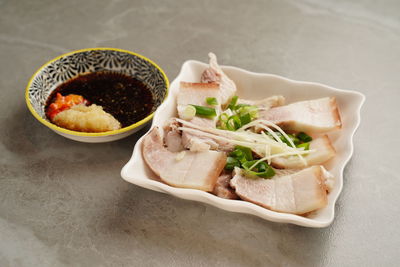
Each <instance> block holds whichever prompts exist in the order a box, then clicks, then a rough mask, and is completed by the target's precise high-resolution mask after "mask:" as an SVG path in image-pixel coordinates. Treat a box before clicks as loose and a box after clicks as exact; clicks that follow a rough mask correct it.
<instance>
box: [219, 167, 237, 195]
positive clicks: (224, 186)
mask: <svg viewBox="0 0 400 267" xmlns="http://www.w3.org/2000/svg"><path fill="white" fill-rule="evenodd" d="M231 179H232V174H231V173H222V174H221V175H220V176H219V177H218V179H217V183H216V184H215V187H214V191H213V194H214V195H216V196H218V197H222V198H226V199H238V198H239V197H238V196H237V195H236V193H235V190H233V188H232V187H231V186H230V184H229V183H230V181H231Z"/></svg>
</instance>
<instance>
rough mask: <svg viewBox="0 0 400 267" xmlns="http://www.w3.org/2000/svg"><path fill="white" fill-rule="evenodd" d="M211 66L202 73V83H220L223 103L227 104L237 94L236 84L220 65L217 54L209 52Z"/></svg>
mask: <svg viewBox="0 0 400 267" xmlns="http://www.w3.org/2000/svg"><path fill="white" fill-rule="evenodd" d="M208 56H209V58H210V66H209V67H208V68H207V69H205V70H204V72H203V74H202V75H201V82H202V83H218V84H219V85H220V95H221V104H222V105H225V104H227V103H228V102H229V101H230V99H231V98H232V97H233V96H234V95H235V94H236V84H235V83H234V82H233V81H232V80H231V79H230V78H229V77H228V76H227V75H226V74H225V73H224V72H223V71H222V69H221V67H220V66H219V65H218V62H217V56H216V55H215V54H214V53H209V54H208Z"/></svg>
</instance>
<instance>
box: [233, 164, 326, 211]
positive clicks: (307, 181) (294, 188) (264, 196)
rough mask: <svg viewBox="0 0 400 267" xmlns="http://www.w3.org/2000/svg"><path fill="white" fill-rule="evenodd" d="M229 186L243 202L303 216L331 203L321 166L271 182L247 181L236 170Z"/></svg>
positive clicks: (238, 170) (262, 180) (251, 179)
mask: <svg viewBox="0 0 400 267" xmlns="http://www.w3.org/2000/svg"><path fill="white" fill-rule="evenodd" d="M230 184H231V186H232V187H233V188H234V189H235V192H236V194H237V195H238V196H239V197H240V198H242V199H244V200H247V201H250V202H253V203H255V204H257V205H260V206H262V207H265V208H267V209H270V210H274V211H278V212H285V213H292V214H299V215H301V214H305V213H307V212H311V211H314V210H317V209H320V208H323V207H325V206H326V204H327V201H328V200H327V190H326V186H325V183H324V177H323V173H322V170H321V166H313V167H309V168H307V169H303V170H299V171H298V172H295V173H289V174H286V175H283V176H277V175H275V176H274V177H273V178H272V179H263V178H247V177H245V175H244V173H243V170H242V169H239V168H236V169H235V175H234V177H233V178H232V179H231V181H230Z"/></svg>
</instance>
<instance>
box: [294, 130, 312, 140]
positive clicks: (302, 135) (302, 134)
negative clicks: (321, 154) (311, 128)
mask: <svg viewBox="0 0 400 267" xmlns="http://www.w3.org/2000/svg"><path fill="white" fill-rule="evenodd" d="M297 138H299V139H300V140H301V141H303V142H310V141H312V137H311V136H309V135H308V134H306V133H304V132H300V133H298V134H297Z"/></svg>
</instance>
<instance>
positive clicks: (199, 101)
mask: <svg viewBox="0 0 400 267" xmlns="http://www.w3.org/2000/svg"><path fill="white" fill-rule="evenodd" d="M207 97H215V99H217V102H218V105H216V106H210V105H208V104H207V102H206V101H207ZM177 105H178V107H177V108H178V115H179V117H180V118H181V119H185V116H184V114H183V112H184V110H185V108H186V106H187V105H197V106H206V107H210V108H215V110H216V112H217V113H219V112H220V111H221V101H220V96H219V85H218V84H217V83H188V82H181V83H180V88H179V93H178V97H177ZM216 119H217V116H215V117H214V118H210V119H209V118H204V117H198V116H195V117H193V119H191V120H190V122H191V123H194V124H196V125H199V126H205V127H215V124H216Z"/></svg>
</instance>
